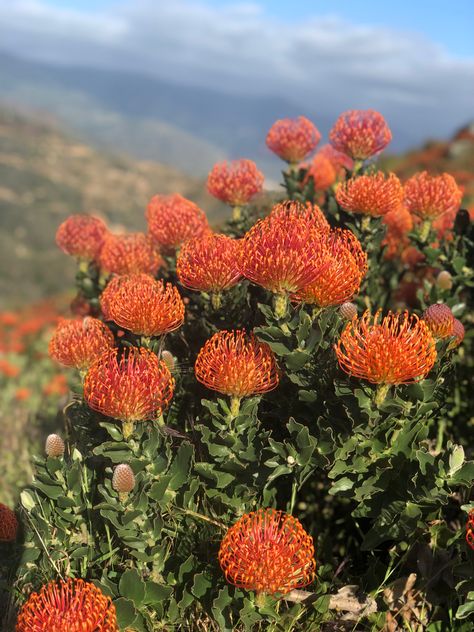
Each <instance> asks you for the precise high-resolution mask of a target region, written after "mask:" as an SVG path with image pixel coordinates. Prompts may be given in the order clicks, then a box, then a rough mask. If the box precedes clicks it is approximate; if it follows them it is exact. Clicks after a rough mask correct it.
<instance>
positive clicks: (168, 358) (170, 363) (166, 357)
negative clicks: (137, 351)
mask: <svg viewBox="0 0 474 632" xmlns="http://www.w3.org/2000/svg"><path fill="white" fill-rule="evenodd" d="M161 359H162V360H163V362H164V363H165V364H166V366H167V367H168V369H169V370H170V371H172V370H173V369H174V362H175V361H174V357H173V355H172V354H171V353H170V352H169V351H167V350H166V349H165V350H164V351H162V352H161Z"/></svg>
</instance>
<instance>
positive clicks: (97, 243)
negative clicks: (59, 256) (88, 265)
mask: <svg viewBox="0 0 474 632" xmlns="http://www.w3.org/2000/svg"><path fill="white" fill-rule="evenodd" d="M107 234H108V228H107V226H106V225H105V224H104V222H103V221H102V220H101V219H99V218H98V217H92V216H91V215H71V216H70V217H68V218H67V219H66V220H65V221H64V222H63V223H62V224H61V225H60V226H59V228H58V230H57V232H56V243H57V244H58V246H59V247H60V248H61V250H62V251H63V252H65V253H66V254H68V255H72V256H73V257H78V258H79V259H88V260H95V259H97V257H98V255H99V252H100V249H101V248H102V244H103V243H104V240H105V238H106V236H107Z"/></svg>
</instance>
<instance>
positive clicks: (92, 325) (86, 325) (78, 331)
mask: <svg viewBox="0 0 474 632" xmlns="http://www.w3.org/2000/svg"><path fill="white" fill-rule="evenodd" d="M113 346H114V336H113V334H112V332H111V331H110V329H109V328H108V327H106V325H104V323H103V322H101V321H100V320H98V319H97V318H92V317H91V316H86V317H85V318H83V319H82V320H66V319H64V320H62V321H60V322H59V323H58V325H57V326H56V329H55V331H54V333H53V337H52V338H51V340H50V343H49V355H50V357H51V358H53V359H54V360H56V361H57V362H59V363H60V364H63V365H64V366H69V367H74V368H76V369H78V370H79V371H85V370H86V369H88V368H89V367H90V365H91V364H92V363H93V362H94V361H95V360H96V359H97V358H98V357H99V356H100V355H101V354H102V353H103V352H104V351H106V350H107V349H112V348H113Z"/></svg>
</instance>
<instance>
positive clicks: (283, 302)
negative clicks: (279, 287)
mask: <svg viewBox="0 0 474 632" xmlns="http://www.w3.org/2000/svg"><path fill="white" fill-rule="evenodd" d="M274 305H275V316H276V317H277V318H278V320H280V319H281V318H283V317H284V316H285V314H286V311H287V309H288V296H287V295H286V294H275V300H274Z"/></svg>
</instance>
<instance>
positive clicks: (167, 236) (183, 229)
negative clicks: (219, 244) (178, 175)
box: [146, 193, 210, 253]
mask: <svg viewBox="0 0 474 632" xmlns="http://www.w3.org/2000/svg"><path fill="white" fill-rule="evenodd" d="M146 219H147V222H148V230H149V232H150V235H151V236H152V237H153V239H154V240H155V241H156V243H157V244H159V245H160V247H161V248H162V249H163V252H166V253H172V252H174V251H175V250H176V248H179V247H180V246H181V245H182V244H184V243H185V242H186V241H187V240H188V239H192V238H193V237H200V236H201V235H203V234H204V233H206V232H208V231H209V230H210V229H209V224H208V222H207V218H206V215H205V213H204V211H202V210H201V209H200V208H199V206H197V204H194V202H191V200H187V199H186V198H184V197H183V196H182V195H179V194H178V193H175V194H173V195H155V196H154V197H152V198H151V200H150V202H149V204H148V206H147V210H146Z"/></svg>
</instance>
